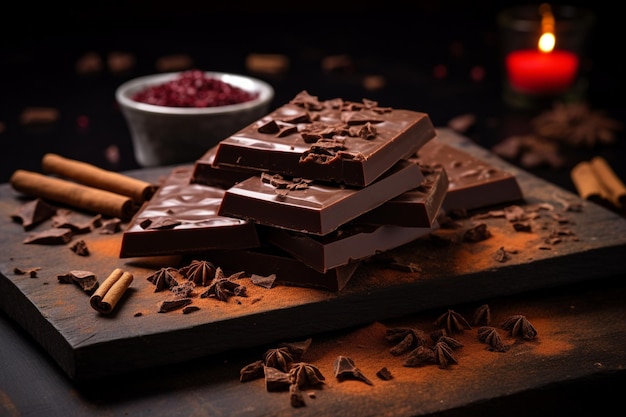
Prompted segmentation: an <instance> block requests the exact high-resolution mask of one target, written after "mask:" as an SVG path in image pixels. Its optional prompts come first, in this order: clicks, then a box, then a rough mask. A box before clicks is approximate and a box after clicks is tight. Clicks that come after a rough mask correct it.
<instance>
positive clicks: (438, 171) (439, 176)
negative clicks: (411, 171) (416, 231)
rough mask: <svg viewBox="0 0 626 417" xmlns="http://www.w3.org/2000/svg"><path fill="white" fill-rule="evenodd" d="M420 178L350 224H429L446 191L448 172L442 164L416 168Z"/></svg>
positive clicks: (437, 211)
mask: <svg viewBox="0 0 626 417" xmlns="http://www.w3.org/2000/svg"><path fill="white" fill-rule="evenodd" d="M420 168H421V169H422V174H424V181H423V182H422V184H420V185H419V187H417V188H414V189H412V190H409V191H406V192H404V193H402V194H400V195H399V196H397V197H395V198H393V199H391V200H389V201H387V202H385V203H384V204H382V205H381V206H379V207H376V208H375V209H373V210H370V211H368V212H367V213H364V214H362V215H360V216H359V217H357V218H356V219H354V220H353V221H352V222H353V223H362V224H387V225H395V226H404V227H431V226H432V225H433V224H434V222H435V220H437V216H438V215H439V210H440V209H441V207H442V205H443V201H444V199H445V197H446V193H447V190H448V184H449V181H448V175H447V173H446V171H445V170H444V169H443V168H442V167H432V168H430V167H420Z"/></svg>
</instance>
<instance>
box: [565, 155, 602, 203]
mask: <svg viewBox="0 0 626 417" xmlns="http://www.w3.org/2000/svg"><path fill="white" fill-rule="evenodd" d="M570 177H571V178H572V182H573V183H574V186H575V187H576V190H577V191H578V194H579V195H580V197H581V198H583V199H585V200H589V201H593V202H595V203H598V204H602V205H604V206H607V203H608V201H609V196H608V193H607V191H606V190H605V189H604V186H603V185H602V183H601V182H600V181H599V180H598V177H596V175H595V173H594V169H593V168H592V166H591V164H590V163H589V162H587V161H582V162H579V163H578V164H576V165H575V166H574V168H572V170H571V172H570Z"/></svg>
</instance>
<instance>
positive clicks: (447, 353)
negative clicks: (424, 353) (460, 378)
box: [434, 342, 458, 369]
mask: <svg viewBox="0 0 626 417" xmlns="http://www.w3.org/2000/svg"><path fill="white" fill-rule="evenodd" d="M434 351H435V363H437V365H439V367H440V368H442V369H444V368H447V367H448V366H450V365H451V364H457V363H458V362H457V360H456V357H455V356H454V353H453V352H452V348H451V347H450V346H449V345H448V344H447V343H445V342H437V343H436V344H435V348H434Z"/></svg>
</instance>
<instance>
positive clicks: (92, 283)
mask: <svg viewBox="0 0 626 417" xmlns="http://www.w3.org/2000/svg"><path fill="white" fill-rule="evenodd" d="M57 280H58V281H59V283H61V284H76V285H78V286H79V287H80V288H81V289H82V290H83V291H84V292H86V293H87V294H89V295H91V294H93V293H94V292H95V291H96V290H97V289H98V286H99V285H100V284H99V282H98V279H97V278H96V274H94V273H93V272H91V271H81V270H73V271H69V272H68V273H67V274H61V275H57Z"/></svg>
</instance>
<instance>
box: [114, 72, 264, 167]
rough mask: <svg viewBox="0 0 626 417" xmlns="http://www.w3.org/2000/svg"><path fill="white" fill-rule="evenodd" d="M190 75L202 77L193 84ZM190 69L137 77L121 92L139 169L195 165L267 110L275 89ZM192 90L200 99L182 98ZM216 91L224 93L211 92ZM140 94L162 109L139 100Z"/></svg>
mask: <svg viewBox="0 0 626 417" xmlns="http://www.w3.org/2000/svg"><path fill="white" fill-rule="evenodd" d="M191 71H193V72H194V74H193V76H194V77H196V78H198V79H197V80H195V81H193V80H192V81H193V84H192V85H191V86H190V85H189V78H190V77H191V76H192V74H191ZM191 71H183V72H173V73H163V74H155V75H147V76H143V77H138V78H135V79H132V80H130V81H127V82H125V83H123V84H122V85H120V86H119V87H118V88H117V90H116V92H115V98H116V100H117V103H118V104H119V106H120V109H121V111H122V114H123V115H124V118H125V119H126V122H127V124H128V128H129V130H130V133H131V139H132V141H133V149H134V151H135V159H136V160H137V163H138V164H139V165H141V166H143V167H153V166H164V165H174V164H181V163H188V162H193V161H195V160H196V159H198V158H200V157H201V156H202V155H204V153H206V151H207V150H208V149H209V148H211V147H213V146H214V145H216V144H217V143H218V142H219V141H220V140H222V139H225V138H227V137H228V136H230V135H231V134H233V133H235V132H237V131H238V130H240V129H242V128H244V127H246V126H247V125H249V124H251V123H253V122H255V121H257V120H258V119H260V118H261V117H263V116H265V115H266V114H267V113H268V112H269V106H270V104H271V102H272V100H273V98H274V89H273V87H272V86H271V85H269V84H268V83H266V82H264V81H262V80H259V79H256V78H252V77H248V76H245V75H238V74H229V73H223V72H200V71H198V70H191ZM185 77H186V79H185ZM183 80H184V81H183ZM183 82H184V83H186V84H182V83H183ZM193 87H197V91H193V90H194V88H193ZM190 88H191V89H192V91H193V94H198V98H197V99H196V98H189V97H186V98H182V99H181V97H180V95H181V94H189V90H190ZM212 88H216V89H217V88H220V89H221V91H219V92H213V91H208V90H210V89H212ZM177 89H178V90H180V91H177ZM207 91H208V94H209V96H208V98H207ZM146 92H147V93H148V94H145V93H146ZM213 93H215V97H211V96H210V95H211V94H213ZM141 95H143V96H146V95H147V96H148V97H149V99H151V100H153V102H154V103H162V104H163V105H156V104H148V103H145V102H142V101H138V100H139V99H140V96H141ZM142 100H143V99H142ZM241 100H246V101H241ZM224 103H227V104H224ZM230 103H233V104H230ZM193 106H200V107H193ZM203 106H204V107H203Z"/></svg>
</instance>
